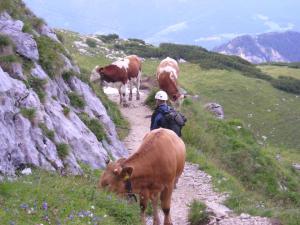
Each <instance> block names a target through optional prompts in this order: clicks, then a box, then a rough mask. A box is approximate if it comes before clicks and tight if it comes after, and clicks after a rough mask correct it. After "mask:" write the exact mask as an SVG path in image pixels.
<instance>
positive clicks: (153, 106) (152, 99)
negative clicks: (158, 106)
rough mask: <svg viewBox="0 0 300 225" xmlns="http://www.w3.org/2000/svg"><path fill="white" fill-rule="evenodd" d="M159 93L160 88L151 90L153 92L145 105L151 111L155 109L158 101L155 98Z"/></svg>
mask: <svg viewBox="0 0 300 225" xmlns="http://www.w3.org/2000/svg"><path fill="white" fill-rule="evenodd" d="M157 91H159V89H158V88H153V89H152V90H151V92H150V93H149V95H148V97H147V99H146V101H145V104H146V105H148V106H149V107H150V108H151V109H155V102H156V101H155V98H154V97H155V94H156V92H157Z"/></svg>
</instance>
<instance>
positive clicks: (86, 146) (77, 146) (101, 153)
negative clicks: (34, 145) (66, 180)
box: [44, 99, 108, 172]
mask: <svg viewBox="0 0 300 225" xmlns="http://www.w3.org/2000/svg"><path fill="white" fill-rule="evenodd" d="M44 117H47V118H46V120H47V122H48V123H51V126H50V127H53V128H54V131H55V133H56V136H57V139H58V140H57V141H58V143H67V144H69V146H70V148H71V150H70V155H69V156H68V157H67V159H68V160H69V161H70V162H72V165H69V166H73V167H74V168H76V169H77V168H80V166H78V164H77V162H83V163H86V164H88V165H90V166H91V167H92V168H104V167H105V159H107V158H108V155H107V152H106V151H105V149H104V148H103V146H102V144H101V143H100V142H99V141H98V140H97V138H96V136H95V135H94V134H93V133H92V132H91V131H90V130H89V129H88V128H87V127H86V126H85V124H84V123H83V122H82V121H81V120H80V119H79V117H78V116H77V115H76V114H75V113H73V112H70V114H69V116H68V117H66V116H65V115H64V114H63V108H62V106H61V104H59V102H57V101H55V100H53V99H50V100H49V101H47V102H46V104H45V114H44ZM72 158H75V159H76V160H72ZM72 172H74V171H72Z"/></svg>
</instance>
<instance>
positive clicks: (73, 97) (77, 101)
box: [68, 92, 85, 109]
mask: <svg viewBox="0 0 300 225" xmlns="http://www.w3.org/2000/svg"><path fill="white" fill-rule="evenodd" d="M68 96H69V99H70V102H71V105H72V106H73V107H76V108H80V109H83V108H84V106H85V101H84V99H83V98H82V97H81V96H79V95H78V94H76V93H75V92H69V93H68Z"/></svg>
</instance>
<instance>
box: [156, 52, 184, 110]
mask: <svg viewBox="0 0 300 225" xmlns="http://www.w3.org/2000/svg"><path fill="white" fill-rule="evenodd" d="M178 76H179V67H178V64H177V62H176V60H174V59H172V58H170V57H167V58H165V59H164V60H162V61H161V62H160V64H159V65H158V67H157V72H156V78H157V81H158V84H159V88H160V89H161V90H164V91H165V92H167V94H168V95H169V98H170V99H171V100H172V101H173V102H175V103H176V104H177V105H180V104H181V102H182V100H183V98H184V95H183V94H181V93H180V92H179V89H178V86H177V79H178Z"/></svg>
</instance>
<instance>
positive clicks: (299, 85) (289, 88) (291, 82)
mask: <svg viewBox="0 0 300 225" xmlns="http://www.w3.org/2000/svg"><path fill="white" fill-rule="evenodd" d="M271 84H272V85H273V87H275V88H277V89H279V90H282V91H286V92H289V93H293V94H300V80H298V79H296V78H293V77H283V76H280V77H278V79H274V80H273V81H272V82H271Z"/></svg>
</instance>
